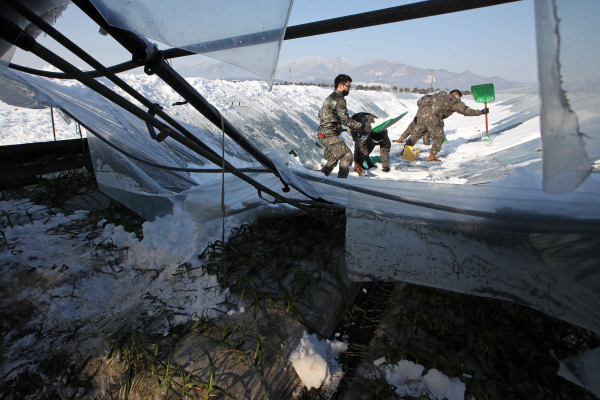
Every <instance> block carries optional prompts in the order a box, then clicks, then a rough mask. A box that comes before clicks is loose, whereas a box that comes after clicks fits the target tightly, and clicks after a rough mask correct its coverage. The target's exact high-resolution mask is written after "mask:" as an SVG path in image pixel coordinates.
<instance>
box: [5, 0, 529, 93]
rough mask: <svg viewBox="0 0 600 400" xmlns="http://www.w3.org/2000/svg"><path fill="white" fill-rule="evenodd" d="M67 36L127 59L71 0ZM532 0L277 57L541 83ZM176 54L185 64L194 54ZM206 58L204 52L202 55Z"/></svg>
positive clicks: (317, 14)
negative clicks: (377, 62)
mask: <svg viewBox="0 0 600 400" xmlns="http://www.w3.org/2000/svg"><path fill="white" fill-rule="evenodd" d="M413 2H415V1H411V0H395V1H393V0H378V1H376V2H375V1H371V2H369V1H366V0H344V1H342V0H337V1H328V2H327V1H322V0H321V1H317V0H295V1H294V7H293V9H292V14H291V16H290V22H289V26H293V25H298V24H303V23H307V22H313V21H320V20H324V19H329V18H335V17H340V16H345V15H351V14H356V13H360V12H365V11H373V10H378V9H382V8H388V7H394V6H398V5H403V4H410V3H413ZM55 27H56V28H57V29H59V30H60V31H61V32H62V33H63V34H65V35H66V36H67V37H69V38H70V39H71V40H73V41H74V42H76V43H77V44H78V45H80V46H81V47H83V48H84V49H85V50H86V51H88V52H90V53H91V54H92V55H94V56H95V57H96V58H97V59H98V60H100V61H101V62H103V63H104V64H105V65H113V64H118V63H121V62H123V61H126V60H129V59H130V58H131V57H130V55H129V53H128V52H127V51H125V50H123V49H122V48H121V47H120V46H119V45H118V44H117V43H116V42H115V41H114V40H112V39H111V38H110V37H104V36H101V35H99V34H98V28H97V26H96V25H95V24H94V23H93V22H92V21H91V20H90V19H89V18H88V17H87V16H86V15H85V14H83V13H82V12H80V11H79V9H78V8H77V7H76V6H74V5H71V6H69V9H68V10H67V11H66V12H65V14H64V16H63V18H61V19H59V20H58V21H57V23H56V25H55ZM39 41H40V43H42V44H43V45H45V46H47V47H48V48H50V49H51V50H53V51H56V52H57V53H59V54H60V55H61V56H63V57H65V58H66V59H67V60H68V61H70V62H72V63H74V64H75V65H77V66H79V67H81V68H86V69H87V68H88V67H87V66H86V65H85V64H84V63H82V62H81V61H79V60H78V59H76V58H74V57H71V56H70V55H69V53H68V52H66V51H64V50H61V46H60V45H58V44H57V43H56V42H54V40H52V39H51V38H49V37H40V38H39ZM535 43H536V42H535V20H534V12H533V0H523V1H519V2H516V3H510V4H504V5H499V6H493V7H486V8H481V9H477V10H471V11H464V12H460V13H453V14H447V15H441V16H437V17H429V18H423V19H418V20H413V21H405V22H399V23H394V24H387V25H381V26H377V27H371V28H364V29H356V30H352V31H347V32H340V33H333V34H329V35H320V36H314V37H310V38H303V39H295V40H288V41H284V42H283V46H282V49H281V54H280V58H279V61H280V62H283V61H287V60H294V59H297V58H300V57H306V56H319V57H323V58H333V57H345V58H347V59H349V60H350V61H353V62H355V63H358V64H363V63H366V62H368V61H369V60H371V59H373V58H384V59H391V60H394V61H398V62H401V63H403V64H407V65H411V66H415V67H419V68H432V69H446V70H448V71H451V72H456V73H460V72H463V71H465V70H469V71H471V72H473V73H475V74H477V75H481V76H485V77H492V76H500V77H502V78H505V79H510V80H517V81H522V82H536V81H537V56H536V45H535ZM200 57H201V56H194V57H187V58H185V59H177V60H175V61H174V66H175V68H177V63H181V64H183V63H188V62H190V61H191V60H192V59H193V58H200ZM205 59H206V58H205ZM13 62H14V63H17V64H22V65H27V66H31V67H36V68H41V67H42V66H43V65H44V64H45V62H43V61H42V60H39V59H37V57H35V56H33V55H29V54H26V53H24V52H21V51H20V50H18V51H17V53H16V54H15V57H14V58H13Z"/></svg>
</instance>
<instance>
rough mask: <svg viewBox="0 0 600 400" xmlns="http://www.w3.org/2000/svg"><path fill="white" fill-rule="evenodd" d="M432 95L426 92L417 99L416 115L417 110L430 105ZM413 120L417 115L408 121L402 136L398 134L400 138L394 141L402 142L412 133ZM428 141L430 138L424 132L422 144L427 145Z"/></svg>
mask: <svg viewBox="0 0 600 400" xmlns="http://www.w3.org/2000/svg"><path fill="white" fill-rule="evenodd" d="M432 97H433V96H432V95H430V94H427V95H425V96H423V97H421V98H420V99H419V101H417V106H418V107H419V109H418V110H417V116H418V115H419V111H421V110H424V109H425V108H427V107H429V106H430V105H431V98H432ZM415 121H417V117H415V118H414V120H413V121H412V122H411V123H410V125H408V127H407V128H406V130H405V131H404V133H403V134H402V136H400V139H398V140H394V143H402V142H403V141H405V140H406V138H407V137H409V136H410V135H412V132H413V129H415V126H416V125H417V124H416V122H415ZM415 143H416V142H415ZM430 143H431V138H430V137H429V133H426V134H425V135H423V144H424V145H425V146H429V145H430Z"/></svg>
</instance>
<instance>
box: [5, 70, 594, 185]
mask: <svg viewBox="0 0 600 400" xmlns="http://www.w3.org/2000/svg"><path fill="white" fill-rule="evenodd" d="M13 73H14V72H13ZM15 74H16V73H15ZM121 77H122V79H123V80H125V81H126V82H127V83H128V84H130V85H131V86H132V87H133V88H134V89H136V90H138V91H139V92H140V93H141V94H142V95H144V96H145V97H147V98H149V99H151V100H152V101H153V102H156V103H159V104H161V105H163V106H164V107H165V111H166V112H168V113H169V114H170V115H172V116H173V117H174V118H175V119H177V120H179V121H180V122H182V123H183V124H184V125H185V126H186V127H187V128H188V129H190V130H191V131H192V132H193V133H194V134H195V135H197V136H198V137H200V138H201V139H202V140H203V141H204V142H205V143H207V144H208V145H209V146H210V147H212V148H213V149H214V150H216V151H218V152H219V153H220V151H221V150H220V144H221V138H220V136H221V135H220V131H219V129H218V128H216V127H214V126H212V124H210V123H209V122H208V121H206V119H205V118H204V117H203V116H201V115H199V113H198V112H196V111H195V110H194V109H193V107H191V106H190V105H184V106H171V104H173V103H175V102H177V101H181V98H180V97H179V95H178V94H177V93H175V92H174V91H173V90H172V89H171V88H170V87H168V86H167V85H166V84H164V83H163V82H162V81H160V79H158V78H157V77H156V76H144V75H127V74H125V75H121ZM101 81H102V82H103V83H104V84H105V85H107V86H109V87H111V88H113V89H115V90H116V91H117V92H118V93H120V94H121V95H124V96H125V97H129V96H128V95H126V94H125V93H124V92H123V91H121V90H120V89H118V88H116V87H115V86H114V85H113V84H112V83H110V82H108V81H106V80H105V79H102V80H101ZM53 82H55V83H56V82H58V83H60V84H61V85H63V86H66V87H68V89H69V90H72V91H73V95H74V96H81V95H82V94H85V93H84V92H85V89H82V88H81V87H80V85H79V84H78V83H76V82H69V81H57V80H54V81H53ZM188 82H189V83H190V84H191V85H192V86H194V88H196V89H197V90H198V92H199V93H200V94H201V95H203V96H204V97H205V98H206V99H207V100H208V101H209V102H211V103H212V104H214V105H215V107H216V108H217V109H218V111H219V112H220V113H221V114H222V115H223V116H224V117H225V118H227V119H228V120H229V121H230V122H231V123H232V124H233V125H235V126H236V127H238V128H239V129H240V130H241V131H242V132H243V133H244V134H245V135H246V136H247V137H248V138H249V139H250V140H251V141H253V142H254V143H255V144H256V145H257V146H258V147H259V148H261V149H263V150H265V149H267V148H280V149H283V150H285V151H286V152H287V151H289V150H290V149H291V148H293V149H295V150H296V151H298V152H299V155H300V160H301V162H302V163H303V164H304V165H306V166H307V167H309V168H313V167H318V165H320V163H321V162H322V161H323V150H320V149H318V148H317V147H316V146H315V145H314V143H315V140H316V139H315V136H316V135H315V133H316V128H317V126H318V118H317V113H318V110H319V109H320V107H321V105H322V102H323V100H324V98H325V97H327V95H328V94H329V93H330V91H331V89H330V88H319V87H315V86H295V85H288V86H285V85H279V86H275V87H274V88H273V90H272V91H271V92H269V91H268V88H267V86H266V84H264V83H261V82H257V81H248V82H236V83H234V82H228V81H219V80H214V81H211V80H205V79H201V78H188ZM418 98H419V96H418V95H413V94H405V93H402V94H395V93H389V92H375V91H357V90H353V91H351V93H350V95H349V96H348V97H347V98H346V99H347V104H348V109H349V112H350V114H353V113H356V112H362V111H368V112H372V113H374V114H375V115H378V116H379V117H380V118H378V119H377V120H376V123H380V122H383V121H385V120H387V119H388V118H391V117H394V116H396V115H399V114H401V113H402V112H404V111H408V114H407V115H406V116H405V117H404V118H403V119H401V120H400V121H399V122H398V123H396V124H395V125H394V126H392V127H391V128H390V129H389V136H390V138H391V139H392V140H395V139H397V138H399V137H400V135H401V134H402V133H403V132H404V130H405V129H406V127H407V126H408V125H409V124H410V122H411V121H412V119H413V117H414V116H415V114H416V111H417V104H416V103H417V100H418ZM231 99H236V100H238V101H240V102H243V103H244V105H246V106H244V107H238V106H233V105H232V104H231ZM133 101H134V103H135V100H133ZM463 101H464V102H465V103H466V104H467V105H468V106H470V107H472V108H475V109H479V108H482V106H483V105H482V104H479V103H476V102H475V101H474V100H472V97H470V96H464V97H463ZM537 103H538V98H537V91H536V90H535V88H529V89H513V90H506V91H504V92H502V91H498V93H497V99H496V101H495V102H493V103H490V104H488V106H489V108H490V114H489V116H488V117H489V131H490V137H491V140H490V141H485V140H484V139H485V118H484V116H480V117H464V116H462V115H460V114H454V115H452V116H451V117H450V118H448V119H446V120H445V132H446V136H447V139H448V142H446V143H444V145H443V146H442V150H441V152H440V154H439V157H440V158H441V159H442V162H441V163H427V162H426V159H427V157H428V155H429V147H428V146H424V145H423V144H422V141H420V142H419V143H417V145H416V146H415V149H420V150H421V154H420V155H419V156H418V157H417V159H416V160H415V161H414V162H410V163H409V162H406V161H405V160H402V158H401V157H400V155H399V153H400V151H401V149H402V148H403V144H397V143H393V144H392V149H391V171H390V172H388V173H384V172H381V164H377V166H378V167H379V168H378V169H376V170H373V171H370V172H371V174H370V176H369V178H368V179H373V180H402V181H420V182H443V183H454V184H465V183H470V180H471V179H473V178H474V177H477V176H480V177H481V180H480V181H478V182H477V183H478V184H480V183H489V182H492V181H494V180H498V178H504V177H505V176H507V175H509V174H510V173H511V171H512V170H513V169H514V168H515V167H519V166H521V167H525V168H526V169H527V170H528V171H529V172H536V173H539V172H540V171H541V163H540V157H539V155H540V153H535V154H532V155H529V156H524V157H523V159H522V160H521V161H520V163H519V164H518V165H506V164H505V163H504V162H502V161H501V158H499V156H500V155H503V154H509V155H511V154H513V153H515V154H516V153H517V150H519V149H520V147H522V146H524V145H529V143H534V144H533V146H534V147H538V148H539V147H540V144H539V138H540V126H539V117H538V110H537V107H538V106H537ZM0 117H1V118H0V144H2V145H8V144H17V143H29V142H36V141H48V140H52V124H51V120H50V111H49V110H48V109H45V110H29V109H24V108H18V107H12V106H9V105H6V104H2V103H0ZM55 126H56V132H57V138H58V139H59V140H60V139H67V138H77V137H78V134H77V133H76V129H75V124H71V125H66V124H65V122H64V121H63V120H62V119H61V118H60V117H59V116H58V115H57V113H55ZM84 133H85V132H84ZM343 137H344V139H345V140H346V142H347V143H348V144H349V145H350V146H351V148H353V145H352V142H351V139H350V137H349V136H347V134H344V136H343ZM536 143H537V145H536ZM226 151H227V153H228V155H227V158H228V160H230V162H232V163H233V164H234V165H237V166H239V167H245V166H249V165H248V164H247V162H248V161H250V159H249V158H248V156H247V155H245V154H244V152H243V151H242V150H241V149H239V147H237V145H235V144H234V143H233V142H232V141H227V143H226ZM521 152H522V153H523V154H525V153H524V152H523V151H521ZM371 155H372V156H377V155H380V154H379V149H378V148H376V149H375V150H374V151H373V153H372V154H371ZM206 167H207V168H213V167H214V166H212V165H206ZM599 167H600V164H598V163H596V165H595V170H596V171H597V170H598V168H599ZM490 171H492V172H493V171H496V172H497V173H496V174H495V175H493V174H492V175H493V176H490V177H489V178H488V177H487V175H490V174H489V172H490ZM498 171H502V173H499V172H498ZM486 172H487V173H488V174H487V175H486ZM336 174H337V169H335V170H334V172H333V174H332V178H334V177H335V176H336ZM350 175H351V176H358V175H357V174H355V173H354V172H351V174H350ZM519 176H520V175H519ZM532 177H533V176H532ZM532 177H529V178H527V179H531V178H532ZM193 178H194V179H196V180H198V181H199V182H200V181H203V180H207V179H216V178H217V177H216V176H209V175H207V174H193ZM484 178H485V179H484ZM533 178H535V179H538V177H533ZM539 179H541V177H539ZM523 183H525V182H523ZM512 184H514V182H512ZM528 184H529V185H530V186H528V187H539V185H538V184H537V183H535V182H533V181H529V183H528ZM596 191H597V190H596Z"/></svg>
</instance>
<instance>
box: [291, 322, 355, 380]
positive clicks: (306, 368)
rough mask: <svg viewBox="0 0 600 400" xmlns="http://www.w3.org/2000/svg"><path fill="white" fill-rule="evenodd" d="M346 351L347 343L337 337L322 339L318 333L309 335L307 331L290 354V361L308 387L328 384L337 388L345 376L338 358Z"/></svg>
mask: <svg viewBox="0 0 600 400" xmlns="http://www.w3.org/2000/svg"><path fill="white" fill-rule="evenodd" d="M346 351H348V344H347V343H343V342H340V341H338V340H335V339H334V340H327V339H325V340H320V339H319V338H318V337H317V335H316V334H312V335H309V334H308V333H307V332H306V331H305V332H304V334H303V335H302V338H301V339H300V342H299V343H298V345H297V346H296V348H295V349H294V351H293V352H292V354H291V355H290V362H291V363H292V366H293V367H294V370H295V371H296V373H297V374H298V376H299V377H300V379H301V380H302V383H303V384H304V386H306V388H307V389H309V390H310V389H311V388H320V387H321V386H323V387H326V386H328V385H331V386H333V389H335V386H337V382H339V379H341V377H342V376H343V372H342V368H341V366H340V364H339V362H338V361H337V358H338V357H339V355H340V354H342V353H345V352H346ZM333 383H335V384H333Z"/></svg>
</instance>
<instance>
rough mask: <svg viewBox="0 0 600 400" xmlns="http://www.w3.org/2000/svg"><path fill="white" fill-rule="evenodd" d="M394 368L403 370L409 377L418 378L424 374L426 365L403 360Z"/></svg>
mask: <svg viewBox="0 0 600 400" xmlns="http://www.w3.org/2000/svg"><path fill="white" fill-rule="evenodd" d="M394 369H395V370H396V371H399V372H401V373H402V374H403V375H404V376H406V378H407V379H418V378H420V377H421V375H422V374H423V370H424V369H425V367H423V366H422V365H419V364H415V363H414V362H412V361H408V360H401V361H400V362H399V363H398V364H397V365H396V367H395V368H394Z"/></svg>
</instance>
